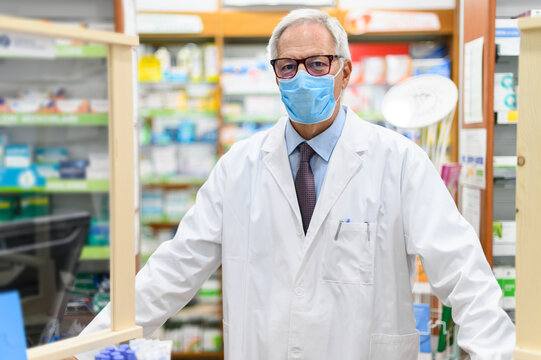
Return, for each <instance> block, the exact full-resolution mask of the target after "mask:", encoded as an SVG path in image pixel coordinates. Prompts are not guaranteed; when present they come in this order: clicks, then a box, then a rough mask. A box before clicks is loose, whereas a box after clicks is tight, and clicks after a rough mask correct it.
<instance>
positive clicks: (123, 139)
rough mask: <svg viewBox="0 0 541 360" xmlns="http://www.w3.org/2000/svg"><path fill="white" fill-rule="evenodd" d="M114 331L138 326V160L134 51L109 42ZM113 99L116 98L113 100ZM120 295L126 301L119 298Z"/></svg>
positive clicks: (112, 306) (112, 322)
mask: <svg viewBox="0 0 541 360" xmlns="http://www.w3.org/2000/svg"><path fill="white" fill-rule="evenodd" d="M108 62H109V66H108V78H109V104H110V109H109V154H110V155H109V161H110V169H111V176H110V179H111V180H110V195H109V201H110V217H111V219H110V224H111V225H110V237H111V240H112V241H111V242H110V243H111V266H110V268H111V282H112V285H113V286H112V287H111V304H112V305H111V330H113V331H118V330H123V329H126V328H129V327H132V326H134V325H135V266H134V265H135V264H134V261H133V259H134V258H135V212H134V209H135V188H134V183H135V179H134V177H135V176H136V174H135V171H134V169H135V159H134V124H133V121H134V113H133V111H134V110H133V72H132V52H131V48H130V47H127V46H118V45H110V46H109V58H108ZM113 99H114V101H113ZM119 298H122V299H124V301H118V299H119Z"/></svg>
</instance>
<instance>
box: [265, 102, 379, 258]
mask: <svg viewBox="0 0 541 360" xmlns="http://www.w3.org/2000/svg"><path fill="white" fill-rule="evenodd" d="M286 121H288V118H287V116H284V117H282V118H280V120H279V121H278V123H277V124H276V125H275V126H274V127H273V128H272V129H271V130H270V132H269V135H268V136H267V138H266V139H265V142H264V143H263V145H262V147H261V151H262V152H263V162H264V164H265V166H266V167H267V168H268V169H269V171H270V173H271V174H272V176H273V177H274V179H275V181H276V182H277V184H278V186H279V187H280V189H281V190H282V192H283V193H284V195H285V197H286V198H287V200H288V202H289V205H290V206H291V208H292V210H293V212H294V213H295V217H296V219H297V222H298V225H299V226H300V227H302V220H301V216H300V209H299V204H298V202H297V195H296V192H295V185H294V183H293V176H292V174H291V168H290V166H289V160H288V156H287V147H286V141H285V136H284V132H285V125H286ZM369 132H370V128H369V125H368V124H366V123H365V122H363V121H362V120H361V119H359V117H358V116H357V115H356V114H355V113H354V112H353V110H351V109H350V108H347V114H346V123H345V124H344V129H343V131H342V135H341V136H340V139H339V140H338V143H337V144H336V147H335V149H334V151H333V154H332V156H331V158H330V161H329V166H328V168H327V173H326V175H325V180H324V182H323V186H322V188H321V193H320V196H319V198H318V201H317V203H316V207H315V209H314V213H313V215H312V219H311V221H310V226H309V228H308V232H307V233H306V237H307V240H308V241H306V242H305V250H307V249H308V247H309V245H310V244H311V241H312V239H313V237H314V235H315V234H316V233H317V231H318V230H319V228H320V226H321V224H322V222H323V220H324V219H325V218H326V216H327V214H328V213H329V211H330V209H331V208H332V206H333V205H334V203H335V202H336V200H337V199H338V197H339V196H340V194H341V193H342V191H343V190H344V188H345V187H346V185H347V184H348V182H349V180H350V179H351V177H352V176H353V175H354V174H355V173H356V171H357V170H358V168H359V167H360V166H361V164H362V157H361V154H362V153H363V152H364V151H366V150H367V149H368V139H369Z"/></svg>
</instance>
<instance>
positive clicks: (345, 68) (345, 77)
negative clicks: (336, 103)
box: [342, 59, 351, 89]
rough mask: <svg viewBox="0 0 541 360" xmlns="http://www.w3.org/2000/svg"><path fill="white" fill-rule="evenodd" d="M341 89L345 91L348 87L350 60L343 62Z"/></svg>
mask: <svg viewBox="0 0 541 360" xmlns="http://www.w3.org/2000/svg"><path fill="white" fill-rule="evenodd" d="M342 74H343V75H342V89H345V88H346V87H347V86H348V83H349V79H350V76H351V60H348V59H346V60H345V61H344V66H343V68H342Z"/></svg>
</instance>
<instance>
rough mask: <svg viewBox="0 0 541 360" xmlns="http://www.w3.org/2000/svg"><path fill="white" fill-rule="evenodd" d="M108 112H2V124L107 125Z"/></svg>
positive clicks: (0, 115) (0, 124)
mask: <svg viewBox="0 0 541 360" xmlns="http://www.w3.org/2000/svg"><path fill="white" fill-rule="evenodd" d="M108 121H109V116H108V115H107V114H1V113H0V126H107V123H108Z"/></svg>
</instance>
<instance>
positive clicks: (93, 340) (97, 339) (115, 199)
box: [0, 16, 142, 360]
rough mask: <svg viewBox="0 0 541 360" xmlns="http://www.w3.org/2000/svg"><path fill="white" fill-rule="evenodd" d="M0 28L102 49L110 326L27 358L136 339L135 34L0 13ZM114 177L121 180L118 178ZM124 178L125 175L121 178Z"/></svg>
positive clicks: (61, 354)
mask: <svg viewBox="0 0 541 360" xmlns="http://www.w3.org/2000/svg"><path fill="white" fill-rule="evenodd" d="M0 30H3V31H9V32H11V33H24V34H31V35H32V36H45V37H50V38H55V37H59V38H64V39H65V38H67V39H73V40H77V41H82V42H90V43H98V44H101V45H103V46H106V47H107V53H108V57H107V60H108V61H107V64H108V96H109V103H110V111H109V121H108V129H109V138H108V140H109V144H108V145H109V159H114V161H113V160H110V167H111V169H110V170H111V176H110V179H109V190H110V213H111V222H110V226H111V234H110V238H111V277H112V280H113V281H112V284H113V286H112V290H111V294H112V299H113V301H112V316H111V323H112V325H111V328H110V329H108V330H104V331H101V332H99V333H95V334H92V335H87V336H81V337H77V338H71V339H67V340H63V341H59V342H56V343H52V344H47V345H43V346H39V347H35V348H32V349H29V350H28V351H27V355H28V358H29V359H32V360H37V359H43V360H46V359H58V358H64V357H67V356H71V355H73V354H75V353H79V352H82V351H88V350H91V349H95V348H98V347H101V346H106V345H109V344H113V343H117V342H119V341H125V340H128V339H132V338H135V337H140V336H141V334H142V331H141V329H140V328H139V327H137V326H135V301H134V299H135V287H134V278H135V266H134V262H133V258H130V257H129V256H125V255H126V254H133V256H134V255H135V251H134V250H135V249H134V241H133V238H134V235H135V226H134V225H135V224H134V214H135V199H134V196H133V194H134V182H135V179H134V177H133V176H127V177H126V176H125V174H135V171H134V168H133V164H134V151H133V150H134V149H133V134H134V131H133V130H134V129H133V98H132V71H131V70H132V68H131V61H132V58H131V57H132V50H131V48H132V47H133V46H137V45H138V40H137V38H134V37H128V36H125V35H121V34H116V33H111V32H104V31H97V30H87V29H79V28H74V27H69V26H64V25H57V24H48V23H43V22H39V21H34V20H27V19H22V18H16V17H8V16H0ZM120 175H124V176H122V177H123V179H120ZM124 177H125V178H124Z"/></svg>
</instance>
